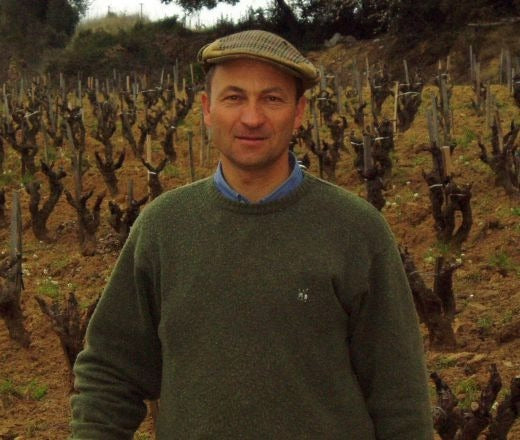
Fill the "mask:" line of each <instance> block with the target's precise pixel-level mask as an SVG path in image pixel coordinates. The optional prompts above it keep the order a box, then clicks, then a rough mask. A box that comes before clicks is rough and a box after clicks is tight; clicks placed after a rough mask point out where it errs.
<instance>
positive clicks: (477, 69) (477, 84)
mask: <svg viewBox="0 0 520 440" xmlns="http://www.w3.org/2000/svg"><path fill="white" fill-rule="evenodd" d="M475 94H476V98H477V110H478V111H479V112H480V108H481V102H480V101H481V98H480V63H477V62H476V63H475Z"/></svg>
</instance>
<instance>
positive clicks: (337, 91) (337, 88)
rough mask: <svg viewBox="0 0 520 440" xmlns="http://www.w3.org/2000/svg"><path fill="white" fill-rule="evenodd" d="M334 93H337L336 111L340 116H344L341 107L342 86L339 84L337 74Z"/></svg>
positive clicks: (336, 75)
mask: <svg viewBox="0 0 520 440" xmlns="http://www.w3.org/2000/svg"><path fill="white" fill-rule="evenodd" d="M334 92H335V93H336V104H337V109H336V111H337V112H338V115H340V116H341V115H342V114H343V108H342V105H341V86H340V84H339V79H338V74H337V72H336V74H335V75H334Z"/></svg>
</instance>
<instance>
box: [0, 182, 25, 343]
mask: <svg viewBox="0 0 520 440" xmlns="http://www.w3.org/2000/svg"><path fill="white" fill-rule="evenodd" d="M11 212H12V214H11V228H10V238H9V241H10V243H9V244H10V246H9V257H8V258H7V259H6V260H4V261H3V262H0V276H1V277H2V278H5V282H3V283H0V316H1V317H2V318H3V320H4V321H5V324H6V327H7V330H8V332H9V336H10V338H11V339H13V340H14V341H16V342H17V343H18V344H20V345H21V346H22V347H28V346H29V344H30V342H31V340H30V337H29V333H28V332H27V331H26V330H25V327H24V325H23V314H22V308H21V305H20V296H21V293H22V289H23V278H22V214H21V208H20V196H19V193H18V191H13V201H12V208H11Z"/></svg>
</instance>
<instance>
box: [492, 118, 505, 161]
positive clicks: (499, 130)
mask: <svg viewBox="0 0 520 440" xmlns="http://www.w3.org/2000/svg"><path fill="white" fill-rule="evenodd" d="M494 120H495V123H496V126H497V137H498V139H497V140H498V152H499V153H502V152H503V151H504V133H503V131H502V120H501V119H500V113H499V112H498V109H496V110H495V115H494Z"/></svg>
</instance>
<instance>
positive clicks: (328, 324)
mask: <svg viewBox="0 0 520 440" xmlns="http://www.w3.org/2000/svg"><path fill="white" fill-rule="evenodd" d="M74 371H75V374H76V389H77V391H78V392H79V394H77V395H75V396H74V397H73V398H72V409H73V419H72V423H71V426H72V430H73V438H74V439H100V440H101V439H102V440H111V439H118V440H119V439H130V438H132V433H133V432H134V431H135V430H136V428H137V427H138V425H139V423H140V422H141V420H142V419H143V417H144V415H145V410H146V408H145V405H144V404H143V399H157V398H159V397H160V411H159V419H158V426H157V438H158V439H159V440H174V439H180V440H189V439H217V440H221V439H222V440H223V439H226V440H227V439H258V440H265V439H277V440H278V439H280V440H288V439H298V440H300V439H312V440H318V439H351V440H371V439H395V440H426V439H427V440H430V439H432V438H433V434H432V427H431V414H430V406H429V397H428V387H427V379H426V373H425V367H424V359H423V348H422V340H421V337H420V333H419V330H418V324H417V318H416V314H415V310H414V305H413V301H412V298H411V295H410V291H409V288H408V285H407V281H406V277H405V274H404V272H403V268H402V264H401V260H400V257H399V254H398V252H397V249H396V246H395V242H394V239H393V236H392V234H391V232H390V230H389V228H388V226H387V224H386V222H385V221H384V219H383V217H382V216H381V215H380V214H379V212H377V211H376V210H375V209H374V208H372V206H371V205H369V204H368V203H367V202H365V201H364V200H362V199H360V198H358V197H356V196H354V195H352V194H350V193H348V192H347V191H345V190H343V189H341V188H338V187H336V186H334V185H331V184H329V183H326V182H324V181H321V180H319V179H317V178H315V177H312V176H311V175H309V174H306V175H305V178H304V181H303V183H302V184H301V185H300V187H299V188H298V189H296V190H295V191H294V192H292V193H291V194H289V195H288V196H286V197H283V198H282V199H280V200H278V201H275V202H271V203H266V204H256V205H247V204H241V203H238V202H234V201H231V200H227V199H226V198H224V197H223V196H222V195H221V194H220V193H219V192H218V190H217V189H216V188H215V186H214V183H213V179H212V178H208V179H204V180H201V181H199V182H196V183H194V184H192V185H189V186H185V187H182V188H179V189H175V190H172V191H169V192H167V193H165V194H163V195H162V196H161V197H159V198H157V199H156V200H155V201H154V202H153V203H152V204H150V205H149V206H148V207H147V208H146V209H145V210H144V211H143V212H142V214H141V215H140V216H139V218H138V220H137V222H136V223H135V225H134V227H133V228H132V231H131V234H130V237H129V239H128V240H127V243H126V244H125V247H124V249H123V251H122V252H121V255H120V257H119V260H118V262H117V264H116V267H115V269H114V271H113V273H112V276H111V278H110V281H109V282H108V285H107V287H106V290H105V292H104V293H103V296H102V298H101V300H100V302H99V305H98V307H97V308H96V311H95V313H94V316H93V317H92V319H91V322H90V325H89V328H88V333H87V344H86V348H85V350H84V351H83V352H82V353H81V354H80V355H79V356H78V359H77V362H76V365H75V370H74Z"/></svg>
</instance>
